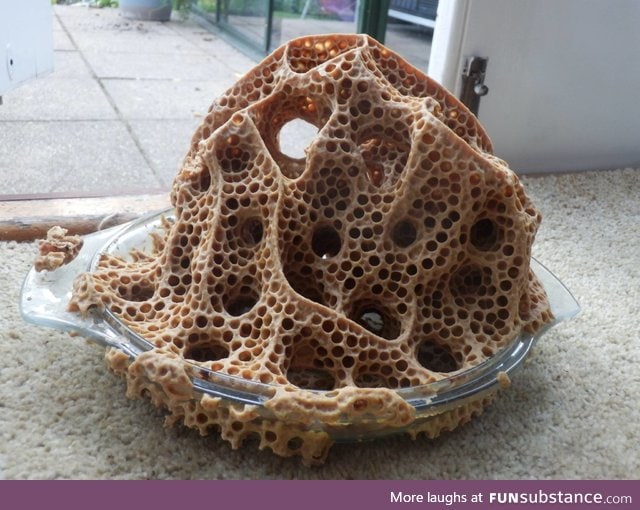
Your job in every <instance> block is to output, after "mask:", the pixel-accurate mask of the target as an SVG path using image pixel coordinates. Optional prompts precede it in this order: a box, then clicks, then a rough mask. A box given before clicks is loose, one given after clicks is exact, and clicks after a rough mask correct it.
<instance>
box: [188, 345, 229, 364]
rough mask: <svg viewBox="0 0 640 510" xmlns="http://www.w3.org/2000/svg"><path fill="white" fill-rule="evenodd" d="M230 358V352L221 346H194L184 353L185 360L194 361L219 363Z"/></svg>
mask: <svg viewBox="0 0 640 510" xmlns="http://www.w3.org/2000/svg"><path fill="white" fill-rule="evenodd" d="M227 356H229V351H228V350H227V349H226V348H225V347H223V346H221V345H207V344H204V345H198V344H196V345H193V346H189V347H187V348H186V349H185V351H184V357H185V359H189V360H193V361H219V360H221V359H224V358H226V357H227Z"/></svg>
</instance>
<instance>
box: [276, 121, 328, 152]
mask: <svg viewBox="0 0 640 510" xmlns="http://www.w3.org/2000/svg"><path fill="white" fill-rule="evenodd" d="M317 136H318V128H317V127H316V126H314V125H313V124H311V123H309V122H307V121H305V120H303V119H292V120H291V121H289V122H287V123H286V124H285V125H284V126H282V129H281V130H280V135H279V139H278V141H279V144H280V152H281V153H282V154H284V155H285V156H288V157H290V158H291V159H297V160H301V161H302V160H304V158H306V152H307V148H308V147H309V145H311V143H312V142H313V141H314V140H315V138H316V137H317Z"/></svg>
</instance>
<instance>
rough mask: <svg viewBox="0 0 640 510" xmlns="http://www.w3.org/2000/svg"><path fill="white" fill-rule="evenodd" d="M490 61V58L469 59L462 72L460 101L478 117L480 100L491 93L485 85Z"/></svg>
mask: <svg viewBox="0 0 640 510" xmlns="http://www.w3.org/2000/svg"><path fill="white" fill-rule="evenodd" d="M488 61H489V59H488V58H483V57H469V58H468V59H467V61H466V62H465V65H464V69H463V70H462V92H461V93H460V100H461V101H462V102H463V103H464V104H465V105H466V107H467V108H469V110H471V111H472V112H473V114H474V115H476V116H477V115H478V108H479V107H480V98H481V97H482V96H486V95H487V94H488V93H489V87H487V86H486V85H485V84H484V77H485V73H486V71H487V62H488Z"/></svg>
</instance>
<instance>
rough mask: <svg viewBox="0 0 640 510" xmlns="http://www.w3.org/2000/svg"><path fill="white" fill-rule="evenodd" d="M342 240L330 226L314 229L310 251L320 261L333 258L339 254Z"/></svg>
mask: <svg viewBox="0 0 640 510" xmlns="http://www.w3.org/2000/svg"><path fill="white" fill-rule="evenodd" d="M341 247H342V240H341V239H340V234H339V233H338V231H337V230H336V229H335V228H333V227H331V226H322V227H318V228H316V230H315V231H314V232H313V237H312V239H311V249H312V250H313V253H315V254H316V255H317V256H318V257H320V258H321V259H328V258H330V257H335V256H336V255H337V254H338V253H340V248H341Z"/></svg>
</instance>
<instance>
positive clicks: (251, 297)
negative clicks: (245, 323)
mask: <svg viewBox="0 0 640 510" xmlns="http://www.w3.org/2000/svg"><path fill="white" fill-rule="evenodd" d="M258 299H260V296H258V294H257V293H256V292H255V291H254V290H253V289H252V288H251V287H248V286H242V287H240V290H239V292H238V293H237V294H234V295H232V297H230V298H228V299H223V300H222V302H223V305H224V309H225V310H226V311H227V313H229V315H233V316H236V317H237V316H239V315H244V314H245V313H247V312H249V311H250V310H251V309H252V308H253V307H254V306H255V304H256V303H257V302H258Z"/></svg>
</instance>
